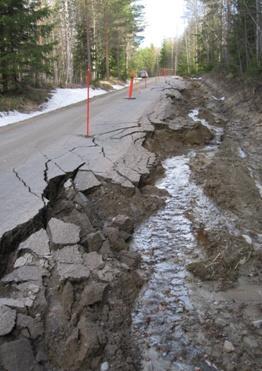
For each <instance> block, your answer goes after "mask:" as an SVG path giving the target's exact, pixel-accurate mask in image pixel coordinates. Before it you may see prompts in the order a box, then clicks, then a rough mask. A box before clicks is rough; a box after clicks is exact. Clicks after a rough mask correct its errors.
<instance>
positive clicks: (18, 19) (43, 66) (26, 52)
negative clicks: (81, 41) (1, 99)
mask: <svg viewBox="0 0 262 371" xmlns="http://www.w3.org/2000/svg"><path fill="white" fill-rule="evenodd" d="M48 16H49V9H48V7H46V6H44V7H43V6H41V2H40V1H38V0H1V1H0V34H1V39H0V74H1V77H2V91H3V92H6V91H8V89H11V88H12V89H13V88H16V87H17V85H18V84H19V83H21V82H23V81H25V80H26V79H29V78H30V79H31V80H32V78H34V79H37V77H38V75H39V73H43V72H44V73H48V72H49V62H48V58H47V56H48V54H49V52H50V50H51V48H52V45H51V44H49V43H48V42H46V40H47V36H48V34H49V32H50V30H51V26H50V25H46V24H45V20H46V19H47V17H48Z"/></svg>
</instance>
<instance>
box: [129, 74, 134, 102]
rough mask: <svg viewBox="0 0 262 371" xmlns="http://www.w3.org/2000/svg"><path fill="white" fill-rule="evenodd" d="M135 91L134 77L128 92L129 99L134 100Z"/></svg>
mask: <svg viewBox="0 0 262 371" xmlns="http://www.w3.org/2000/svg"><path fill="white" fill-rule="evenodd" d="M133 89H134V77H133V76H132V77H131V79H130V85H129V90H128V99H132V97H133Z"/></svg>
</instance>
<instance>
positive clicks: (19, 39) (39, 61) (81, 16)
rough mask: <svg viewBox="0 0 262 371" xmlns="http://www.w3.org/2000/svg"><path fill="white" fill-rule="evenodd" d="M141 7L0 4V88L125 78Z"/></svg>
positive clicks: (77, 2)
mask: <svg viewBox="0 0 262 371" xmlns="http://www.w3.org/2000/svg"><path fill="white" fill-rule="evenodd" d="M142 14H143V7H142V6H141V5H139V2H137V1H135V0H1V2H0V34H1V39H0V75H1V90H2V92H3V93H5V92H7V91H8V90H13V89H17V88H18V87H19V86H21V84H29V85H33V86H35V87H37V86H42V85H44V84H47V83H51V84H53V85H55V86H70V85H72V84H79V83H83V82H84V81H85V76H86V67H87V64H90V66H91V68H92V78H93V80H96V79H102V78H107V79H109V77H110V76H115V77H117V78H119V79H125V78H126V77H127V75H128V69H129V61H130V58H131V55H132V53H133V50H135V48H136V47H137V46H138V45H139V36H138V33H139V32H140V31H142Z"/></svg>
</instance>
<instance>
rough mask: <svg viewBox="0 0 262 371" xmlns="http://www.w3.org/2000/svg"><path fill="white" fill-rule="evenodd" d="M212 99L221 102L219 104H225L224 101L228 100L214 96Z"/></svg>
mask: <svg viewBox="0 0 262 371" xmlns="http://www.w3.org/2000/svg"><path fill="white" fill-rule="evenodd" d="M212 98H213V99H214V100H217V101H219V102H224V100H225V99H226V98H225V97H221V98H217V97H215V96H214V95H212Z"/></svg>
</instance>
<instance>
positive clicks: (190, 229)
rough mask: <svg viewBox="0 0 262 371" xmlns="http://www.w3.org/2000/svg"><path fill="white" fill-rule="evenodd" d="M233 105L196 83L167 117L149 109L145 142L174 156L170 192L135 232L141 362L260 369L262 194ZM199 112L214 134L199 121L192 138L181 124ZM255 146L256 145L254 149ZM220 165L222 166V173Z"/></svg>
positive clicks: (147, 366)
mask: <svg viewBox="0 0 262 371" xmlns="http://www.w3.org/2000/svg"><path fill="white" fill-rule="evenodd" d="M182 98H186V99H182ZM170 103H171V102H170ZM229 112H230V111H229ZM227 115H228V111H227V110H226V106H225V105H224V103H223V100H222V99H221V97H219V96H217V95H216V96H214V92H212V91H209V90H207V89H203V88H202V89H200V88H199V86H198V84H193V86H192V89H190V90H189V91H185V92H184V94H183V97H181V100H180V101H177V98H176V100H174V102H173V104H170V105H169V107H168V106H166V110H163V113H162V115H161V117H159V115H158V117H151V122H154V123H155V125H156V126H157V128H159V130H158V129H157V130H156V132H155V133H156V134H155V136H154V137H153V138H152V139H149V141H148V142H147V146H148V148H150V149H154V151H156V152H157V153H160V154H161V157H162V159H163V160H164V159H165V158H167V157H168V159H167V160H165V161H164V163H163V165H164V167H165V170H166V173H165V176H164V177H163V179H162V180H161V181H160V182H159V183H158V187H159V188H161V189H164V190H167V191H168V192H169V194H170V197H169V199H168V202H167V204H166V206H165V207H164V208H162V209H161V210H160V211H158V212H157V213H156V214H154V215H153V216H152V217H150V218H149V219H148V221H147V223H146V224H142V226H141V227H139V228H138V230H137V231H136V233H135V236H134V243H133V249H134V250H135V251H138V252H140V253H141V255H142V262H143V268H144V270H145V271H146V272H147V274H148V282H147V284H146V285H145V286H144V288H143V290H142V292H141V294H140V296H139V299H138V301H137V304H136V308H135V311H134V313H133V331H134V336H135V338H136V339H137V342H138V343H139V344H140V349H141V357H142V360H141V369H143V370H187V371H193V370H196V369H197V370H210V371H211V370H217V369H221V370H251V369H252V370H260V365H261V289H260V285H261V260H260V256H261V244H259V241H260V240H259V239H260V236H259V227H258V225H259V224H258V223H259V216H261V214H260V213H261V208H260V210H258V208H257V207H256V206H255V205H259V204H261V199H260V195H259V192H257V190H255V191H254V192H253V193H252V189H255V188H256V182H255V181H254V178H253V177H252V176H251V175H250V174H249V172H248V169H247V165H246V164H245V165H243V164H240V161H242V159H243V155H242V152H241V151H240V149H239V148H238V147H237V149H236V153H234V149H235V148H236V146H235V145H234V141H233V140H232V139H234V138H232V137H231V135H230V133H231V132H232V123H231V121H230V119H231V117H232V116H230V117H228V116H227ZM229 118H230V119H229ZM193 121H194V122H198V124H202V125H203V126H204V127H207V128H208V129H210V130H211V132H212V133H213V134H214V139H213V140H212V138H211V137H210V135H207V134H208V132H206V131H204V134H203V129H201V130H200V132H198V133H201V132H202V133H201V134H200V138H202V142H201V140H200V141H198V136H197V137H196V138H195V133H194V129H193V131H191V132H190V138H191V137H192V134H193V133H194V135H193V138H194V139H193V140H190V141H189V142H187V141H185V139H184V138H185V136H184V135H183V130H184V128H185V127H187V126H188V125H189V126H190V127H191V128H193ZM163 127H165V128H166V129H164V131H161V128H163ZM167 127H168V128H167ZM181 128H182V133H181ZM170 129H171V130H170ZM172 130H175V131H174V132H173V133H172ZM179 131H180V132H179ZM223 132H224V133H223ZM177 134H178V137H177ZM187 135H188V134H187ZM206 135H207V137H206ZM165 139H167V140H166V141H165ZM210 140H211V142H210V144H209V145H206V146H204V144H207V143H208V142H209V141H210ZM229 141H230V144H229ZM185 144H186V145H185ZM257 150H258V148H256V146H255V145H254V148H253V154H255V156H256V151H257ZM174 155H175V156H174ZM237 157H238V158H239V160H238V158H237ZM251 158H252V156H251V155H250V161H251V162H252V160H254V158H253V159H251ZM218 167H220V168H221V169H223V170H221V171H220V173H219V175H218V174H217V176H216V178H215V177H214V173H216V169H217V168H218ZM240 169H243V170H242V171H239V170H240ZM243 173H245V174H246V173H247V174H249V175H247V176H246V177H244V176H243ZM225 179H226V180H228V179H229V180H230V181H231V182H227V181H225ZM211 182H215V184H216V186H215V187H214V188H213V193H211V192H210V188H209V184H211ZM218 187H219V189H220V192H218V189H217V188H218ZM249 190H250V194H248V192H249ZM239 194H240V195H242V200H241V201H242V203H241V204H240V205H238V209H237V211H238V212H235V210H234V209H233V210H232V204H233V205H234V204H236V203H237V199H239ZM220 197H224V199H225V200H227V201H225V202H224V204H223V203H220V202H219V198H220ZM249 200H252V201H249ZM230 201H231V202H230ZM247 206H248V208H249V210H246V208H247ZM250 210H252V211H253V212H254V216H255V219H256V220H254V222H252V219H250V218H249V217H247V215H248V212H250ZM244 221H248V225H249V226H252V229H251V230H250V228H248V225H247V224H244ZM256 228H258V229H256ZM255 231H256V232H255ZM260 231H261V229H260ZM189 271H190V272H192V273H193V276H192V275H191V274H190V273H189Z"/></svg>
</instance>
